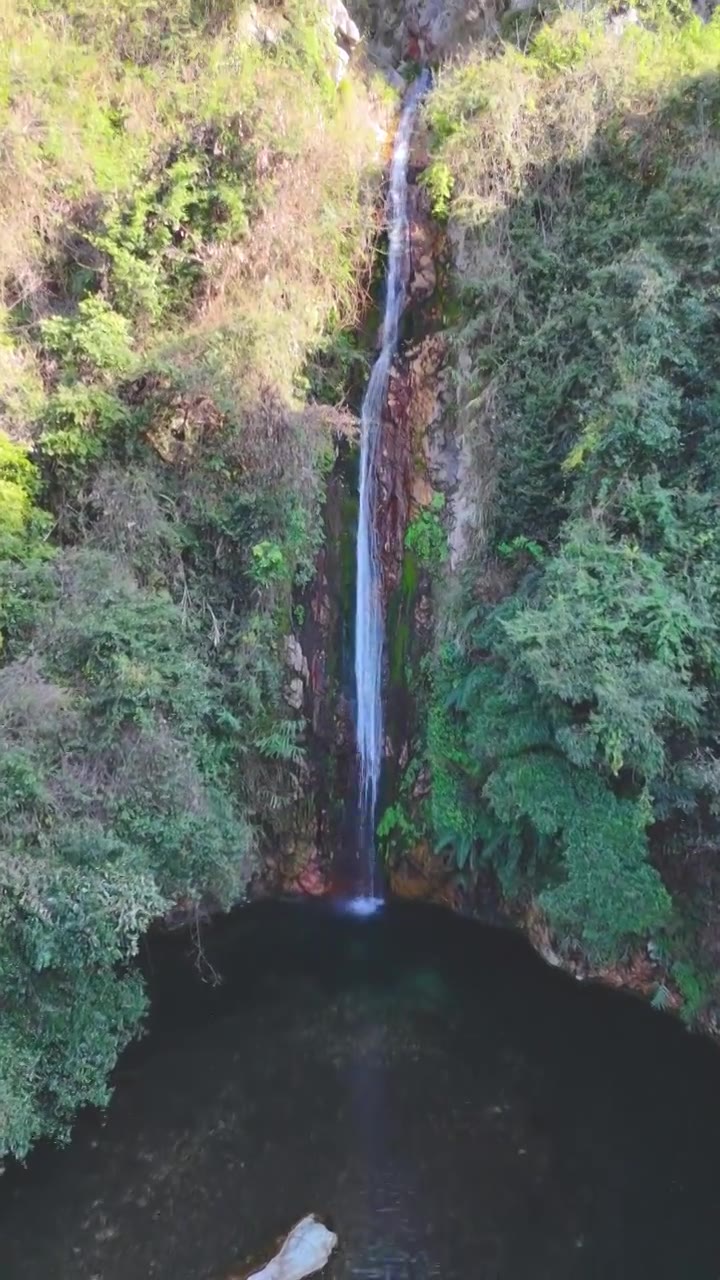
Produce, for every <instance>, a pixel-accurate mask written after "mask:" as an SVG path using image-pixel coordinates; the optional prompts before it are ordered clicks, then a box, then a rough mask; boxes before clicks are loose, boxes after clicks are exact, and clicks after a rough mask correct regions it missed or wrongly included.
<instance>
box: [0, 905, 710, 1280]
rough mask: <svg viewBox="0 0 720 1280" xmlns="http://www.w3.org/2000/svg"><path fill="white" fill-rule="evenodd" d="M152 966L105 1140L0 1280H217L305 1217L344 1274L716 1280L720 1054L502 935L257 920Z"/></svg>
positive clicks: (23, 1191) (42, 1191)
mask: <svg viewBox="0 0 720 1280" xmlns="http://www.w3.org/2000/svg"><path fill="white" fill-rule="evenodd" d="M185 945H186V944H185V942H181V941H180V940H179V939H175V940H174V941H171V942H168V941H165V942H163V943H159V944H158V945H157V946H156V947H155V948H154V950H153V952H152V954H151V955H150V956H149V957H148V961H147V963H148V971H149V973H150V978H151V983H152V986H153V989H154V996H155V1003H154V1015H153V1027H152V1031H151V1035H150V1036H149V1037H148V1038H147V1040H146V1041H145V1042H144V1044H143V1045H141V1046H140V1047H139V1048H138V1049H136V1050H134V1051H133V1052H132V1053H131V1054H130V1055H128V1056H127V1057H126V1058H125V1059H124V1060H123V1063H122V1065H121V1068H120V1070H119V1071H118V1080H117V1092H116V1095H115V1099H114V1102H113V1105H112V1107H111V1108H110V1112H109V1114H108V1117H107V1121H106V1123H104V1124H103V1123H102V1121H101V1120H100V1118H98V1117H95V1116H88V1117H85V1118H84V1120H83V1121H82V1122H81V1124H80V1126H79V1129H78V1133H77V1137H76V1140H75V1141H74V1143H73V1145H72V1147H71V1148H69V1149H68V1150H66V1151H64V1152H55V1151H45V1152H40V1153H39V1154H38V1156H37V1157H36V1158H34V1159H33V1160H32V1161H31V1162H30V1165H29V1168H28V1169H27V1170H26V1171H24V1172H23V1171H12V1172H10V1173H8V1174H6V1176H5V1178H4V1179H3V1181H2V1183H0V1191H1V1192H2V1196H1V1197H0V1233H1V1236H2V1266H1V1267H0V1275H2V1277H3V1280H21V1278H22V1280H46V1278H47V1280H49V1278H50V1277H52V1278H53V1280H55V1278H56V1277H57V1278H58V1280H66V1278H67V1280H71V1278H72V1280H91V1278H92V1277H94V1278H96V1280H210V1278H211V1277H212V1278H216V1280H222V1278H223V1277H225V1276H228V1275H230V1274H231V1273H233V1272H235V1273H240V1272H241V1271H242V1269H243V1266H244V1265H245V1263H246V1262H247V1260H248V1259H249V1258H250V1257H251V1256H257V1255H258V1254H262V1253H263V1251H267V1250H268V1248H269V1247H270V1246H271V1245H272V1243H273V1241H274V1239H275V1237H276V1236H279V1235H281V1234H284V1233H285V1232H286V1231H287V1230H288V1229H289V1227H290V1226H291V1225H292V1224H293V1222H295V1221H296V1220H297V1219H298V1218H300V1217H302V1216H303V1215H304V1214H305V1213H308V1212H313V1211H315V1212H318V1213H320V1214H321V1215H322V1216H323V1217H324V1219H325V1220H326V1221H327V1223H328V1224H329V1225H330V1226H331V1227H332V1228H333V1229H334V1230H336V1231H337V1232H338V1235H339V1237H340V1249H339V1251H338V1253H337V1255H336V1256H335V1257H334V1259H333V1261H332V1263H331V1264H330V1267H329V1268H328V1270H327V1273H326V1274H327V1276H328V1277H330V1278H331V1280H350V1278H351V1277H357V1278H362V1280H435V1278H437V1280H624V1278H625V1277H627V1278H628V1280H630V1277H632V1278H633V1280H644V1278H645V1277H647V1278H648V1280H651V1278H652V1280H718V1277H720V1225H719V1224H718V1219H717V1209H718V1204H719V1197H718V1191H717V1181H716V1167H717V1162H718V1157H719V1156H720V1054H718V1053H717V1051H716V1050H715V1048H714V1047H713V1046H711V1045H709V1044H705V1043H702V1042H699V1041H696V1040H694V1039H692V1038H691V1037H689V1036H687V1035H686V1034H685V1033H684V1032H683V1031H682V1030H681V1028H680V1027H679V1026H677V1025H676V1024H674V1023H672V1022H671V1021H669V1020H666V1019H665V1018H663V1017H661V1016H660V1015H659V1014H655V1013H653V1012H652V1011H650V1010H648V1009H646V1008H644V1007H642V1006H641V1005H639V1004H637V1003H636V1002H634V1001H632V1000H629V999H625V998H622V997H619V996H616V995H613V994H611V993H608V992H604V991H599V990H597V991H593V990H589V989H584V988H581V987H580V986H579V984H577V983H574V982H572V981H571V980H570V979H566V978H564V977H563V976H562V975H560V974H558V973H556V972H554V971H551V970H549V969H547V968H546V967H545V966H544V965H542V964H541V962H540V961H538V960H537V959H536V957H534V956H533V955H532V953H531V952H529V950H527V949H526V947H525V946H524V944H523V943H522V942H520V941H519V940H518V939H515V938H513V937H511V936H509V935H507V934H503V933H500V932H496V931H492V930H488V929H484V928H481V927H479V926H476V925H472V924H470V923H469V922H465V921H461V920H458V919H453V918H451V917H449V916H447V915H445V914H444V913H443V912H441V911H435V910H433V909H431V908H427V909H426V908H421V907H417V906H415V907H401V906H389V907H387V908H386V909H385V910H384V911H382V912H379V913H378V914H376V915H374V916H372V917H370V918H369V919H365V920H360V919H357V918H354V917H352V916H351V915H346V914H338V913H337V912H334V911H332V910H327V909H325V908H323V907H322V906H315V905H302V906H300V905H297V906H293V905H289V906H278V905H275V906H272V905H259V906H257V907H253V908H250V909H248V910H246V911H243V912H240V913H237V914H236V915H235V916H234V917H231V918H229V919H228V920H226V921H224V922H221V923H220V925H218V926H217V928H216V929H215V930H214V931H213V933H212V935H211V936H209V937H208V940H207V949H208V958H209V959H210V960H211V961H212V963H213V965H214V966H215V967H216V968H217V969H218V970H219V971H220V972H221V973H222V974H223V976H224V982H223V984H222V985H221V986H220V987H219V988H212V987H208V986H204V985H203V984H202V983H201V982H200V980H199V978H198V976H197V974H196V973H195V970H194V969H193V964H192V958H191V957H190V956H186V955H185V954H184V948H185Z"/></svg>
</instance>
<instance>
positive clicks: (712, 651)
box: [428, 7, 720, 1011]
mask: <svg viewBox="0 0 720 1280" xmlns="http://www.w3.org/2000/svg"><path fill="white" fill-rule="evenodd" d="M645 18H646V20H645V23H644V24H643V25H634V24H632V23H630V24H628V25H627V28H626V30H625V31H624V32H623V33H622V34H621V35H617V34H613V33H612V32H611V31H610V30H609V29H608V27H607V25H606V24H605V22H604V20H602V18H601V17H600V16H594V15H593V14H592V13H591V14H589V15H585V16H584V15H581V14H579V13H575V12H569V13H568V12H566V13H560V14H559V15H557V16H553V17H552V19H551V20H550V21H548V22H546V23H545V24H544V25H537V24H536V26H535V27H534V28H533V32H532V38H531V39H530V41H529V42H528V44H527V47H526V50H525V52H524V53H521V52H519V51H518V49H515V48H509V47H504V48H503V50H502V51H501V52H500V53H498V50H497V49H495V50H492V51H490V50H488V51H484V50H477V51H474V52H471V53H470V54H469V56H468V57H467V59H466V60H465V61H464V62H463V61H461V62H459V63H458V64H457V65H456V66H455V67H453V68H452V69H450V70H448V71H446V72H445V73H444V74H441V76H440V78H439V82H438V85H437V88H436V89H435V91H434V93H433V94H432V95H431V98H430V101H429V104H428V117H429V120H430V123H431V126H432V128H433V131H434V161H433V164H434V167H435V169H436V170H437V171H438V172H439V173H442V172H444V170H445V169H447V170H448V171H449V173H450V178H451V181H450V182H449V183H446V186H445V189H446V190H448V191H449V193H450V194H449V197H448V198H449V209H448V210H447V212H448V215H449V224H450V234H451V237H452V238H453V242H454V243H457V244H459V245H461V246H462V274H459V275H458V279H457V288H458V292H459V299H460V312H461V314H460V316H459V318H458V321H457V324H456V326H455V333H454V342H455V347H456V350H457V352H458V355H459V367H460V368H461V369H462V371H463V372H462V374H461V376H460V378H459V395H460V398H461V402H462V407H463V410H464V420H465V423H466V426H465V443H466V446H467V447H468V449H469V452H470V456H471V458H472V466H473V468H474V471H475V473H476V474H477V477H478V482H486V481H487V479H488V477H487V475H486V470H487V466H488V454H489V450H488V440H491V441H492V443H493V446H494V451H495V456H496V463H495V469H494V474H493V475H492V476H491V477H490V478H489V479H490V482H491V488H490V491H491V492H492V493H493V502H492V508H491V509H489V508H488V506H487V503H486V504H485V506H484V509H483V513H482V515H483V520H482V525H481V531H482V539H481V540H478V544H477V545H476V546H475V547H473V548H472V555H471V557H470V558H469V563H468V568H467V570H466V575H465V580H464V582H463V584H462V588H463V593H464V596H465V598H464V600H461V602H460V608H459V612H460V614H462V613H463V612H464V613H465V618H464V620H463V621H462V623H460V622H457V621H456V622H455V623H453V624H451V627H450V634H451V635H453V634H454V636H455V638H456V639H455V646H454V649H453V650H452V652H453V662H452V666H451V667H450V668H448V666H447V662H446V658H445V656H443V655H444V654H445V653H446V649H445V650H443V652H442V653H441V654H439V655H438V657H437V660H436V670H437V675H436V677H435V680H434V690H433V695H432V701H431V707H430V713H429V726H430V730H429V747H430V750H429V757H430V763H431V767H432V772H433V794H432V801H431V808H432V816H433V824H434V828H435V832H436V838H437V840H438V843H439V845H440V847H441V848H442V849H443V850H450V851H451V852H452V853H453V855H454V857H455V859H456V861H457V863H458V865H463V866H464V865H465V864H466V863H467V862H468V861H469V860H470V861H471V862H472V860H475V861H476V862H477V863H479V862H480V861H483V860H484V861H487V862H489V863H491V864H492V865H493V867H494V868H495V870H496V872H497V874H498V877H499V879H500V881H501V883H502V885H503V888H504V890H505V892H506V893H507V894H508V895H509V896H510V897H513V896H515V897H521V896H523V895H524V894H527V893H530V892H531V893H533V894H534V895H535V896H536V897H538V898H539V900H540V902H541V903H542V905H543V906H544V907H545V909H546V911H547V913H548V915H549V917H550V919H551V922H552V923H553V924H554V925H555V926H556V928H557V929H558V930H559V932H560V934H561V935H562V936H563V937H564V938H566V939H571V940H573V941H575V942H578V943H579V944H580V945H582V946H583V947H585V948H586V950H588V951H589V952H590V953H591V954H593V955H594V956H596V957H598V958H602V959H603V960H608V959H610V958H612V957H617V956H618V955H620V954H622V953H623V951H624V950H625V949H626V948H627V947H628V946H629V945H632V943H633V941H634V940H635V939H638V938H647V937H648V936H651V937H654V938H656V939H657V938H662V937H663V936H664V935H665V936H666V937H667V940H668V942H667V946H668V950H669V956H670V963H672V959H673V955H675V957H676V958H677V950H676V951H675V952H673V947H677V946H678V945H679V944H677V943H676V942H674V941H673V939H674V938H675V932H674V930H675V928H676V919H677V913H678V910H679V909H680V908H681V907H684V906H686V905H687V904H686V903H682V901H681V898H680V897H678V896H674V897H671V894H670V892H669V889H668V887H666V883H667V885H672V884H673V883H675V879H674V877H673V874H672V858H673V856H674V854H675V851H677V850H681V849H683V847H686V846H687V845H688V844H689V843H690V841H692V842H696V841H697V842H698V843H700V844H702V845H703V846H704V847H705V848H707V847H708V844H709V845H710V847H713V848H714V847H715V846H716V845H717V842H718V829H717V817H716V814H717V806H716V802H715V800H714V799H713V794H714V793H713V784H712V782H711V780H710V778H709V775H708V774H707V772H706V771H704V770H703V769H702V768H700V769H698V768H697V766H696V762H697V761H698V760H699V759H705V758H706V753H707V752H709V751H712V750H713V748H712V745H711V744H712V743H714V741H715V739H716V736H717V733H718V730H719V728H720V726H719V725H718V718H717V706H718V699H717V689H718V678H719V677H720V642H719V640H718V632H717V626H716V618H717V616H718V607H719V606H720V596H719V594H718V586H719V584H720V555H719V554H718V548H719V547H720V541H719V540H720V524H719V523H718V517H717V510H716V503H715V501H714V496H713V495H714V493H715V492H716V486H717V479H718V463H719V462H720V455H719V454H718V450H717V442H716V437H717V431H716V423H717V409H718V398H717V386H718V379H719V377H720V365H719V363H718V348H717V340H716V304H717V287H718V286H717V282H718V279H720V239H719V238H718V233H717V224H716V221H715V220H714V215H713V210H714V209H715V208H716V207H717V202H718V199H720V169H719V168H718V162H717V156H718V143H719V141H720V139H719V137H718V125H719V123H720V78H719V77H718V74H717V67H718V55H719V53H720V21H719V20H718V18H717V16H715V17H714V18H713V19H712V21H711V22H709V23H707V24H703V23H701V22H700V21H699V20H698V19H697V18H695V17H693V16H691V15H690V14H689V11H683V12H682V13H680V12H676V13H670V11H669V10H668V9H667V8H663V7H656V8H653V12H652V13H651V14H650V13H647V12H646V15H645ZM476 448H477V452H476V453H475V452H474V450H475V449H476ZM490 547H494V548H496V549H497V554H498V556H499V561H496V560H494V559H492V558H491V557H490V556H489V548H490ZM470 566H472V567H470ZM486 574H489V581H490V583H491V584H492V586H491V587H490V589H489V590H486V587H485V575H486ZM498 575H501V580H502V591H501V592H499V593H498V591H497V579H498ZM498 595H501V596H502V597H503V598H502V599H501V600H499V601H498ZM698 833H702V834H701V835H699V834H698ZM675 892H676V891H674V893H675ZM697 946H698V939H697V938H696V939H695V941H694V942H693V943H692V944H690V948H689V950H690V952H692V949H693V947H697ZM687 951H688V948H687V946H686V947H685V953H687ZM685 953H684V954H685ZM696 968H702V965H696ZM683 972H684V971H683ZM678 980H679V979H678ZM690 988H692V982H691V981H690V979H688V990H689V994H688V996H687V1001H688V1007H690V1008H691V1009H692V1010H693V1011H697V1008H699V1000H698V999H696V994H697V993H695V992H694V989H693V990H691V989H690Z"/></svg>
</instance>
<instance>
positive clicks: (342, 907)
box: [337, 897, 385, 916]
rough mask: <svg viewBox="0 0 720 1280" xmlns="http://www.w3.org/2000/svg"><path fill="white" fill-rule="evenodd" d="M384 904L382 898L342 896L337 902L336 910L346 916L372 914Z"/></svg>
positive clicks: (380, 909)
mask: <svg viewBox="0 0 720 1280" xmlns="http://www.w3.org/2000/svg"><path fill="white" fill-rule="evenodd" d="M384 906H385V899H384V898H371V897H357V898H344V899H342V900H341V901H340V902H338V903H337V907H338V910H339V911H341V912H342V913H343V914H344V915H348V916H374V915H375V914H376V913H377V912H378V911H382V909H383V907H384Z"/></svg>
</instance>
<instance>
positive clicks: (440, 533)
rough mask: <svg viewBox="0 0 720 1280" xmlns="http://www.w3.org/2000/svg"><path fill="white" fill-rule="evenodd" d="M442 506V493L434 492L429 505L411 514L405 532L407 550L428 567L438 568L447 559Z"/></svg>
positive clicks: (443, 500)
mask: <svg viewBox="0 0 720 1280" xmlns="http://www.w3.org/2000/svg"><path fill="white" fill-rule="evenodd" d="M444 506H445V498H444V495H443V494H442V493H436V494H434V495H433V498H432V501H431V503H430V505H429V506H428V507H421V509H420V510H419V511H418V513H417V515H416V516H413V519H412V520H411V521H410V523H409V525H408V527H407V531H406V534H405V546H406V548H407V550H408V551H411V552H412V554H413V555H414V556H415V557H416V558H417V560H418V562H419V563H420V564H421V565H425V566H426V567H427V568H430V569H432V568H434V569H437V568H439V567H440V565H442V564H443V563H444V561H445V560H446V559H447V554H448V549H447V537H446V534H445V530H444V528H443V525H442V521H441V519H440V515H441V512H442V510H443V508H444Z"/></svg>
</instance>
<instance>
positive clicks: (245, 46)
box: [0, 0, 377, 1156]
mask: <svg viewBox="0 0 720 1280" xmlns="http://www.w3.org/2000/svg"><path fill="white" fill-rule="evenodd" d="M241 8H242V5H241V4H238V3H236V0H203V2H202V3H196V0H167V3H165V4H163V5H162V6H158V5H157V4H156V3H154V2H150V0H7V3H6V4H5V5H4V6H3V19H2V25H3V40H2V42H0V43H1V45H2V47H1V48H0V133H1V135H2V151H3V175H2V181H1V182H0V287H1V288H2V295H3V298H4V299H6V300H7V310H3V311H2V315H1V317H0V319H1V320H2V329H1V330H0V410H2V415H3V423H4V424H7V433H8V434H7V435H5V434H0V640H1V652H0V656H1V658H2V665H0V848H1V849H2V853H1V854H0V990H1V992H2V1001H3V1021H2V1029H1V1030H0V1156H2V1154H3V1153H4V1152H7V1151H10V1152H12V1153H14V1154H16V1155H20V1156H22V1155H24V1154H25V1152H26V1151H27V1150H28V1148H29V1147H30V1146H31V1145H32V1143H33V1142H34V1141H36V1139H37V1138H38V1137H40V1136H41V1135H42V1134H49V1135H52V1136H54V1137H58V1138H64V1137H65V1136H66V1135H67V1132H68V1126H69V1124H70V1122H71V1119H72V1116H73V1114H74V1112H75V1111H76V1110H77V1108H78V1107H80V1106H82V1105H84V1104H86V1103H94V1104H97V1105H104V1103H105V1102H106V1101H107V1097H108V1084H107V1080H108V1073H109V1071H110V1069H111V1068H112V1066H113V1064H114V1062H115V1060H116V1058H117V1055H118V1053H119V1052H120V1051H121V1050H122V1048H123V1047H124V1045H125V1044H126V1043H127V1042H128V1040H129V1039H130V1038H131V1037H132V1036H133V1035H134V1034H136V1033H137V1031H138V1029H139V1027H140V1024H141V1019H142V1017H143V1013H144V1007H145V997H144V993H143V990H142V985H141V983H140V982H139V980H138V977H137V974H136V972H135V971H134V967H133V959H134V955H135V952H136V949H137V945H138V940H139V937H140V936H141V934H142V932H143V931H144V930H145V929H146V928H147V926H148V924H149V923H150V921H151V920H153V919H155V918H156V917H158V916H162V915H163V913H165V912H166V911H168V910H170V909H173V908H174V909H176V910H180V911H187V912H192V911H194V910H195V909H196V908H197V906H198V905H199V904H201V903H203V902H207V903H209V904H211V905H216V906H221V907H226V906H228V905H229V904H230V903H232V902H236V901H239V900H242V898H243V895H244V893H245V891H246V887H247V884H248V882H249V879H250V877H251V875H252V874H253V872H254V870H255V867H256V864H257V858H258V857H259V855H260V853H261V851H262V849H263V848H265V847H271V848H274V847H276V846H277V844H278V842H279V841H280V840H282V839H283V838H285V837H286V836H287V833H288V831H289V830H291V829H292V828H293V825H294V823H295V822H296V816H297V815H296V810H297V805H298V800H299V797H301V796H302V794H303V787H302V779H303V778H304V777H305V773H306V762H305V736H304V731H305V725H304V721H303V720H302V718H300V717H298V718H297V719H296V718H291V713H290V712H289V710H288V707H287V703H286V702H285V700H284V697H283V685H284V682H285V677H286V672H285V668H284V662H285V646H284V639H285V634H286V632H287V630H288V629H289V626H290V620H291V617H292V607H293V589H294V587H295V586H296V585H302V584H303V583H305V582H307V581H308V579H309V576H310V575H311V573H312V569H313V563H314V557H315V554H316V551H317V548H318V544H319V540H320V538H321V533H322V523H321V519H320V512H321V503H322V493H323V482H324V477H325V476H326V474H327V469H328V459H329V458H332V456H333V441H332V434H331V432H332V428H333V426H334V425H335V423H336V422H337V416H335V417H333V412H332V410H330V411H319V410H318V409H317V407H316V406H315V405H313V404H311V403H308V402H307V401H308V397H309V395H310V394H311V392H312V390H313V386H312V380H309V381H305V382H304V381H303V374H304V372H305V371H306V370H307V369H308V368H309V366H310V362H311V361H312V360H313V359H314V358H315V356H316V354H317V353H318V352H322V351H327V350H328V349H329V348H331V347H334V354H333V355H331V356H330V358H329V360H328V364H327V367H328V369H330V370H332V368H333V367H334V366H338V367H339V368H340V369H341V370H343V369H345V368H348V369H349V368H350V366H351V365H352V364H353V363H355V362H357V357H356V356H354V355H352V354H351V353H350V351H349V348H350V344H349V343H348V340H347V338H346V336H344V335H345V331H346V330H347V328H348V326H349V325H350V324H351V323H352V321H353V319H354V315H355V308H356V306H357V304H358V298H359V296H360V293H361V288H360V286H359V284H358V279H362V277H363V276H364V275H366V274H367V257H368V252H369V247H370V239H371V234H372V227H373V219H372V218H371V217H369V206H370V203H371V201H372V199H373V197H374V192H373V184H372V183H371V182H369V181H368V178H369V177H370V175H371V172H372V171H373V169H374V167H375V165H376V163H377V137H376V124H375V121H374V119H373V111H372V107H373V102H372V101H371V99H370V96H369V94H368V92H367V90H366V86H365V84H364V82H363V81H362V79H361V78H360V77H359V76H358V75H356V74H355V73H354V72H351V73H350V75H349V76H348V78H347V81H346V83H345V85H344V86H343V87H342V89H341V90H339V89H338V88H337V87H336V86H335V84H334V81H333V78H332V75H331V74H330V67H331V57H332V53H333V51H332V48H331V41H330V34H329V32H328V29H327V23H326V21H324V20H323V9H322V7H321V6H318V5H316V4H315V3H314V2H313V0H288V3H287V4H285V5H284V6H283V9H282V13H281V12H280V10H278V8H277V6H276V5H274V4H272V3H268V4H265V5H261V6H260V8H259V12H258V22H259V25H261V26H265V25H267V27H268V28H272V30H273V31H274V32H275V33H276V37H277V38H276V39H275V40H267V41H259V40H257V39H256V37H255V35H254V34H253V27H252V24H250V25H248V26H244V24H243V21H242V14H241V12H240V10H241ZM28 121H32V127H31V128H28ZM329 383H330V384H332V376H330V377H329ZM329 391H332V386H330V387H329ZM327 398H328V399H329V400H330V402H331V403H332V404H333V407H334V405H335V400H334V398H333V396H332V394H329V395H328V397H327ZM16 439H17V440H21V441H23V443H22V445H20V444H16V443H14V441H15V440H16Z"/></svg>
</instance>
